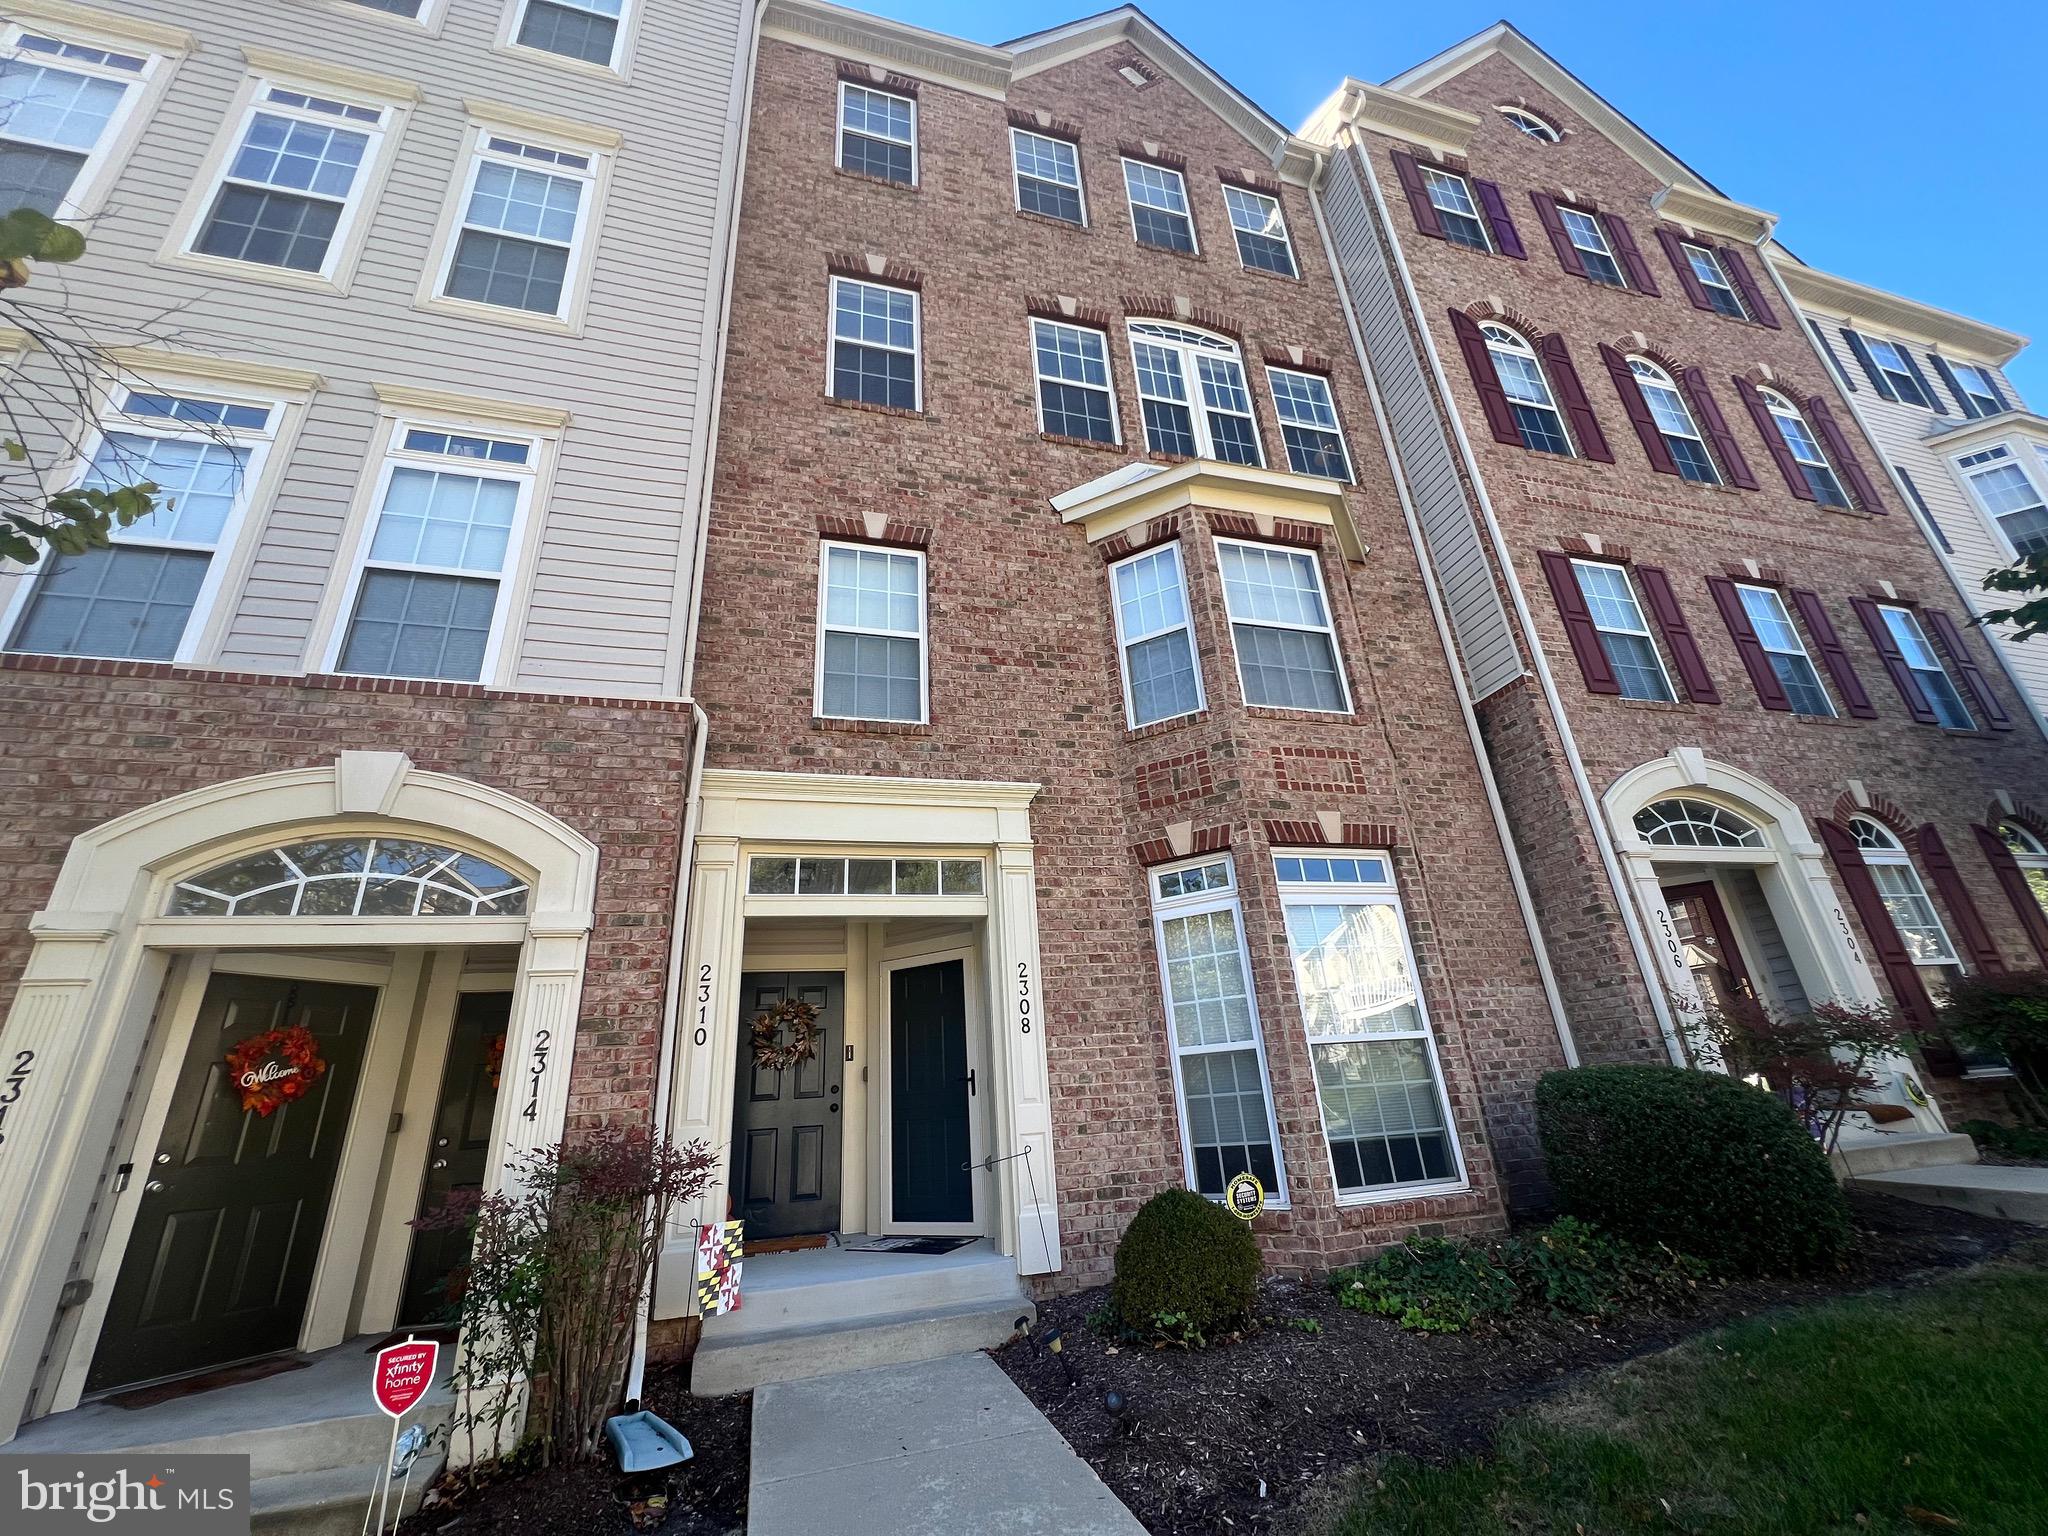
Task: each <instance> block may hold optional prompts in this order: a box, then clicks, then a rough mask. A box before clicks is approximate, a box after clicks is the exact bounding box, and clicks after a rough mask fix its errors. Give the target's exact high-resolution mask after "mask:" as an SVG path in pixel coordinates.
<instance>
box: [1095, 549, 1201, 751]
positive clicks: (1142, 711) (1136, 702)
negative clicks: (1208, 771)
mask: <svg viewBox="0 0 2048 1536" xmlns="http://www.w3.org/2000/svg"><path fill="white" fill-rule="evenodd" d="M1109 582H1110V587H1111V588H1112V592H1113V595H1114V598H1115V602H1116V643H1117V654H1118V656H1119V657H1120V658H1121V659H1122V666H1123V675H1124V715H1125V718H1126V719H1127V720H1128V721H1129V722H1130V724H1131V726H1132V728H1133V729H1135V728H1137V727H1138V726H1141V725H1151V724H1153V723H1155V722H1156V721H1160V720H1172V719H1175V718H1177V717H1178V716H1181V715H1192V714H1194V713H1195V712H1196V711H1197V710H1199V709H1200V708H1201V707H1202V669H1201V666H1200V665H1199V663H1197V661H1196V660H1195V632H1194V629H1193V627H1192V626H1191V625H1190V624H1189V622H1188V590H1187V582H1186V580H1185V578H1184V575H1183V573H1182V571H1181V564H1180V546H1179V545H1178V544H1162V545H1160V546H1159V547H1158V548H1157V549H1148V550H1146V551H1144V552H1143V553H1142V554H1136V555H1132V556H1131V557H1130V558H1129V559H1128V560H1119V561H1118V562H1117V563H1116V564H1115V565H1112V566H1111V567H1110V568H1109Z"/></svg>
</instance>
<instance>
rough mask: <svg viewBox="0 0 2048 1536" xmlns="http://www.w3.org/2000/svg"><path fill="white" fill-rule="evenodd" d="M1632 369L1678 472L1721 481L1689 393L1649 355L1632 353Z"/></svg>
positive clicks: (1690, 477)
mask: <svg viewBox="0 0 2048 1536" xmlns="http://www.w3.org/2000/svg"><path fill="white" fill-rule="evenodd" d="M1628 371H1629V372H1630V373H1632V374H1634V375H1635V376H1636V388H1637V389H1638V390H1640V391H1641V392H1642V396H1643V403H1644V404H1645V405H1647V406H1648V407H1649V408H1650V415H1651V416H1652V417H1654V418H1655V419H1656V422H1657V433H1658V435H1659V436H1661V437H1662V438H1663V439H1664V446H1665V447H1666V448H1667V449H1669V450H1670V452H1671V458H1672V460H1673V462H1675V463H1676V464H1677V465H1678V472H1679V473H1680V474H1681V475H1683V476H1685V478H1686V479H1688V480H1697V481H1699V482H1700V483H1701V484H1702V485H1719V484H1720V483H1721V474H1720V471H1719V470H1717V469H1715V468H1714V459H1713V455H1712V454H1710V453H1708V452H1707V444H1706V439H1705V438H1703V437H1701V436H1700V429H1699V428H1698V427H1697V426H1696V425H1695V424H1694V423H1693V419H1692V407H1691V406H1689V405H1687V404H1686V400H1685V396H1684V395H1682V394H1680V393H1679V391H1678V386H1677V385H1676V384H1674V383H1673V382H1672V381H1671V375H1670V374H1668V373H1666V372H1665V371H1664V370H1663V369H1662V368H1659V367H1658V366H1657V365H1656V364H1655V363H1653V362H1651V361H1650V360H1649V359H1648V358H1647V357H1631V358H1630V359H1629V360H1628Z"/></svg>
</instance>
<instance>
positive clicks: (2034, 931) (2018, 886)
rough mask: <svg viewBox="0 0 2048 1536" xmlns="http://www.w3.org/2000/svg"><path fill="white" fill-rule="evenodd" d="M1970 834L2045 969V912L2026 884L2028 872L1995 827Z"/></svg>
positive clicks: (2047, 943)
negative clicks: (1996, 878)
mask: <svg viewBox="0 0 2048 1536" xmlns="http://www.w3.org/2000/svg"><path fill="white" fill-rule="evenodd" d="M1970 830H1971V831H1972V832H1974V833H1976V834H1977V846H1978V847H1979V848H1982V849H1983V850H1984V862H1985V863H1987V864H1989V865H1990V866H1991V873H1992V874H1994V875H1996V876H1997V877H1998V884H1999V888H2000V889H2001V890H2003V891H2004V892H2005V899H2006V900H2007V901H2009V902H2011V903H2012V909H2013V912H2014V913H2015V914H2016V915H2017V916H2018V917H2019V920H2020V926H2021V927H2022V928H2024V929H2026V930H2027V942H2028V943H2029V944H2032V945H2033V946H2034V953H2035V954H2037V955H2039V956H2040V957H2041V963H2042V964H2043V965H2048V912H2043V911H2042V910H2041V903H2040V901H2039V900H2038V899H2036V897H2035V895H2034V888H2033V887H2032V886H2031V885H2029V884H2027V872H2026V871H2025V870H2023V869H2021V868H2020V866H2019V860H2017V859H2015V858H2014V857H2013V856H2012V850H2011V849H2010V848H2008V847H2006V846H2005V839H2004V838H2002V837H2000V836H1999V835H1998V829H1997V828H1996V827H1972V828H1970Z"/></svg>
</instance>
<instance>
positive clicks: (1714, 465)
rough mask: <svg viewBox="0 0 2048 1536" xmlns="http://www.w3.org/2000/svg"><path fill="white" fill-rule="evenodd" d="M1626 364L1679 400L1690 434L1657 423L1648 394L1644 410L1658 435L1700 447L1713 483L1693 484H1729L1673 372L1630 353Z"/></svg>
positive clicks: (1682, 474)
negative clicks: (1639, 369)
mask: <svg viewBox="0 0 2048 1536" xmlns="http://www.w3.org/2000/svg"><path fill="white" fill-rule="evenodd" d="M1617 265H1618V263H1617ZM1623 361H1624V362H1626V363H1627V364H1628V367H1629V372H1630V373H1631V374H1632V375H1634V376H1635V378H1636V379H1638V380H1639V381H1645V382H1648V383H1650V384H1654V385H1656V386H1658V387H1659V388H1661V389H1666V390H1669V391H1670V392H1671V394H1672V396H1673V397H1674V398H1675V399H1676V400H1677V401H1678V413H1679V414H1680V415H1681V416H1683V417H1684V418H1685V424H1686V426H1687V427H1688V428H1689V429H1690V430H1689V431H1685V432H1673V431H1672V430H1671V429H1670V428H1668V427H1666V426H1665V425H1664V423H1663V422H1661V421H1659V420H1657V413H1656V411H1655V410H1654V409H1653V408H1652V407H1651V405H1650V402H1649V398H1648V396H1647V395H1645V397H1644V400H1643V408H1644V409H1645V410H1648V411H1649V412H1650V423H1651V425H1652V426H1654V427H1655V428H1656V429H1657V435H1658V436H1660V437H1667V438H1669V437H1683V438H1687V439H1689V440H1690V441H1692V442H1695V443H1698V444H1699V445H1700V457H1701V458H1703V459H1705V460H1706V461H1707V465H1708V467H1709V468H1711V469H1712V470H1713V472H1714V478H1713V479H1712V480H1711V481H1704V480H1695V481H1693V484H1695V485H1707V484H1712V485H1723V484H1726V483H1727V482H1726V480H1725V478H1724V477H1723V475H1722V473H1721V461H1720V460H1719V459H1717V458H1715V457H1714V450H1713V448H1712V447H1711V446H1709V444H1708V442H1707V439H1706V436H1705V434H1704V433H1702V432H1701V431H1700V422H1699V418H1698V417H1697V416H1695V415H1694V414H1693V410H1692V401H1690V400H1688V399H1687V398H1686V395H1685V390H1684V389H1683V388H1682V387H1681V386H1680V384H1679V382H1678V380H1677V379H1675V378H1673V377H1672V376H1671V373H1670V371H1669V370H1668V369H1666V368H1665V367H1664V366H1663V365H1662V364H1660V363H1657V362H1655V361H1653V360H1652V359H1650V358H1647V357H1643V356H1641V355H1639V354H1637V353H1634V352H1631V353H1629V354H1628V355H1627V356H1626V357H1625V358H1623ZM1638 364H1641V365H1642V367H1644V368H1648V369H1649V370H1650V375H1648V376H1646V375H1644V374H1642V373H1640V372H1638V370H1637V365H1638ZM1637 388H1638V392H1640V391H1641V384H1640V383H1639V384H1638V386H1637ZM1679 478H1680V479H1685V478H1688V477H1687V476H1686V475H1685V473H1684V472H1683V471H1682V470H1681V471H1680V473H1679Z"/></svg>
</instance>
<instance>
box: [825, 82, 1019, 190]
mask: <svg viewBox="0 0 2048 1536" xmlns="http://www.w3.org/2000/svg"><path fill="white" fill-rule="evenodd" d="M848 86H852V87H853V88H854V89H855V90H859V91H866V92H867V93H868V94H869V95H870V96H886V97H888V98H889V99H890V100H891V101H900V102H902V103H903V104H904V105H905V106H907V107H909V108H910V144H909V149H910V180H908V181H892V182H890V183H889V184H890V185H891V186H896V187H915V186H918V185H920V184H921V183H922V182H923V180H924V163H923V157H922V156H920V155H919V154H918V152H917V140H918V122H917V98H916V97H915V96H905V95H904V94H903V93H902V92H901V91H890V90H885V89H883V88H882V87H881V86H879V85H869V84H867V83H865V82H863V81H860V80H841V81H840V82H839V89H838V91H837V92H835V93H834V99H833V111H834V113H835V116H834V117H833V119H832V164H833V167H834V168H835V169H837V170H842V171H844V170H847V169H848V166H847V164H846V136H847V134H849V133H851V132H853V130H852V129H850V128H848V127H847V126H846V89H847V87H848ZM861 137H862V138H864V139H873V138H877V137H878V135H875V134H872V133H864V134H862V135H861ZM881 142H882V143H884V144H893V143H895V142H896V141H895V140H894V139H882V140H881ZM1011 164H1012V165H1013V166H1014V165H1015V164H1016V156H1015V155H1014V153H1013V154H1012V156H1011ZM853 174H854V175H856V176H864V175H866V174H867V173H866V172H865V171H854V172H853ZM874 179H875V180H877V181H886V180H888V178H887V177H880V176H878V177H875V178H874Z"/></svg>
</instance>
